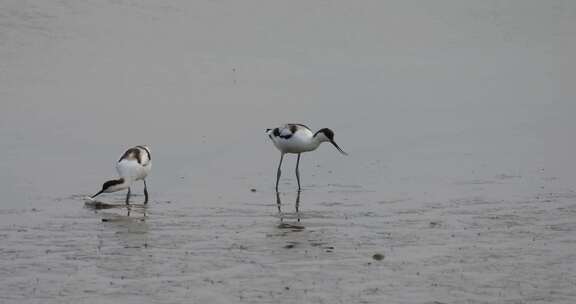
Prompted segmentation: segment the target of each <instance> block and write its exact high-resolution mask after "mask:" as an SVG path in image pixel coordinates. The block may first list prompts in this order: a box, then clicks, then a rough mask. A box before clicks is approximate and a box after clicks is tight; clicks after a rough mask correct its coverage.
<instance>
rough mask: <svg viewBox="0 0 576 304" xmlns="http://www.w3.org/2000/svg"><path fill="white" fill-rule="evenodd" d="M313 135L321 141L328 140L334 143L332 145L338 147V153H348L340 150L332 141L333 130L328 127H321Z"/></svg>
mask: <svg viewBox="0 0 576 304" xmlns="http://www.w3.org/2000/svg"><path fill="white" fill-rule="evenodd" d="M314 137H317V138H318V139H319V140H320V141H321V142H324V141H329V142H330V143H331V144H333V145H334V147H336V149H338V151H340V153H342V154H344V155H348V153H346V152H344V150H342V149H341V148H340V147H339V146H338V145H337V144H336V142H335V141H334V131H332V130H330V129H328V128H322V129H320V130H318V132H316V134H314Z"/></svg>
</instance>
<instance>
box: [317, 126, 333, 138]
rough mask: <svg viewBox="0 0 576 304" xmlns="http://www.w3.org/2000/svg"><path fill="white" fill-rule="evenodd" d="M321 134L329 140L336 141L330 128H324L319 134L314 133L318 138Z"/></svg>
mask: <svg viewBox="0 0 576 304" xmlns="http://www.w3.org/2000/svg"><path fill="white" fill-rule="evenodd" d="M320 133H322V134H324V136H326V137H327V138H328V139H329V140H334V131H332V130H330V129H328V128H322V129H320V130H318V132H316V133H314V136H316V135H318V134H320Z"/></svg>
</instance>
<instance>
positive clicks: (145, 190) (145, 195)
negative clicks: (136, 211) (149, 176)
mask: <svg viewBox="0 0 576 304" xmlns="http://www.w3.org/2000/svg"><path fill="white" fill-rule="evenodd" d="M142 181H144V204H148V187H146V180H145V179H143V180H142Z"/></svg>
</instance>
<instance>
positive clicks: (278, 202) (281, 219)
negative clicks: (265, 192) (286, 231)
mask: <svg viewBox="0 0 576 304" xmlns="http://www.w3.org/2000/svg"><path fill="white" fill-rule="evenodd" d="M276 205H277V206H278V216H280V221H281V222H282V221H283V220H284V219H283V218H282V208H281V206H282V201H281V200H280V192H278V191H276Z"/></svg>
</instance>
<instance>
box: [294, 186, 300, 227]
mask: <svg viewBox="0 0 576 304" xmlns="http://www.w3.org/2000/svg"><path fill="white" fill-rule="evenodd" d="M294 205H295V207H296V216H297V217H298V222H300V191H298V194H297V195H296V203H295V204H294Z"/></svg>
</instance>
